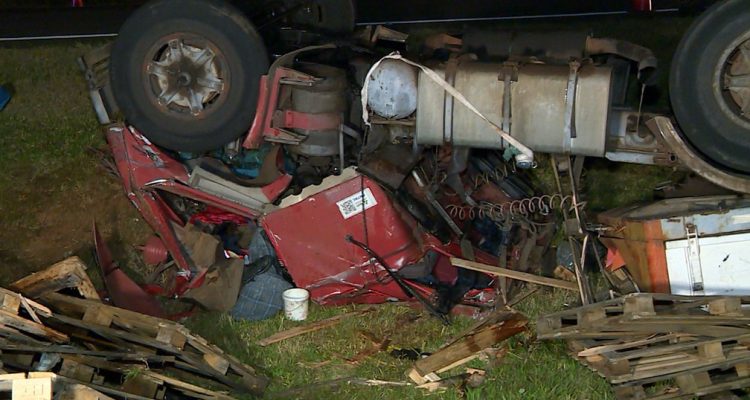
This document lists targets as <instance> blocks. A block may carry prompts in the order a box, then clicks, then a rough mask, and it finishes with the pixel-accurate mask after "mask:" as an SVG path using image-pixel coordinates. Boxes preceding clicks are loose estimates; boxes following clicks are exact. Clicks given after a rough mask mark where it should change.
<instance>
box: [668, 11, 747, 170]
mask: <svg viewBox="0 0 750 400" xmlns="http://www.w3.org/2000/svg"><path fill="white" fill-rule="evenodd" d="M670 97H671V101H672V107H673V109H674V113H675V116H676V117H677V122H678V123H679V125H680V128H681V130H682V132H683V134H684V135H685V137H686V139H687V140H688V141H689V142H690V143H691V144H692V145H693V146H694V147H695V148H696V149H698V150H699V151H700V152H701V153H703V155H705V156H706V158H708V159H709V160H710V161H712V162H713V163H715V164H718V165H719V166H721V167H724V168H727V169H730V170H733V171H737V172H742V173H750V156H749V155H750V5H748V1H747V0H727V1H722V2H719V3H718V4H716V5H715V6H713V7H711V8H710V9H709V10H708V11H706V12H705V13H704V14H703V15H702V16H701V17H700V18H698V20H697V21H695V23H694V24H693V26H692V27H691V28H690V30H689V31H688V33H687V35H685V37H684V38H683V39H682V42H681V43H680V45H679V47H678V48H677V52H676V54H675V57H674V59H673V61H672V74H671V77H670Z"/></svg>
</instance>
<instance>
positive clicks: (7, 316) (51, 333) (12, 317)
mask: <svg viewBox="0 0 750 400" xmlns="http://www.w3.org/2000/svg"><path fill="white" fill-rule="evenodd" d="M0 324H1V325H5V326H9V327H12V328H15V329H18V330H19V331H22V332H26V333H30V334H32V335H36V336H40V337H43V338H45V339H48V340H50V341H52V342H56V343H65V342H67V341H68V335H66V334H64V333H62V332H58V331H56V330H54V329H52V328H49V327H46V326H44V325H43V324H38V323H36V322H34V321H30V320H28V319H26V318H23V317H20V316H18V315H16V314H11V313H9V312H7V311H5V310H2V309H0Z"/></svg>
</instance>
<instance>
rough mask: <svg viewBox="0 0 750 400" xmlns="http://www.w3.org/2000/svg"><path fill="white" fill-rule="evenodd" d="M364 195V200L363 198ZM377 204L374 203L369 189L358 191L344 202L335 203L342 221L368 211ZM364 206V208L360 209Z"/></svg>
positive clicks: (373, 197)
mask: <svg viewBox="0 0 750 400" xmlns="http://www.w3.org/2000/svg"><path fill="white" fill-rule="evenodd" d="M362 195H364V200H363V196H362ZM377 204H378V202H377V201H375V196H373V195H372V191H370V188H366V189H365V190H364V191H359V192H357V193H355V194H353V195H351V196H349V197H347V198H345V199H344V200H341V201H339V202H337V203H336V205H337V206H339V211H340V212H341V216H342V217H344V219H349V218H351V217H353V216H355V215H357V214H359V213H361V212H362V211H364V210H367V209H370V208H372V207H373V206H376V205H377ZM363 205H364V207H362V206H363Z"/></svg>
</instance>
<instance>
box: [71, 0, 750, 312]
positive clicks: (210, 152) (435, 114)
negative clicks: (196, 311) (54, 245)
mask: <svg viewBox="0 0 750 400" xmlns="http://www.w3.org/2000/svg"><path fill="white" fill-rule="evenodd" d="M280 3H283V4H282V5H281V6H280V7H281V8H280V9H278V10H271V12H270V13H269V12H266V13H265V14H264V15H265V16H266V17H267V19H266V21H267V22H266V23H265V24H264V25H262V26H260V27H257V26H254V25H253V24H252V23H251V22H250V20H249V19H248V18H247V17H246V16H245V14H244V13H243V12H242V11H240V10H239V9H238V8H235V7H234V6H232V5H230V4H228V3H225V2H222V1H219V0H211V1H199V0H157V1H154V2H150V3H147V4H146V5H144V6H143V7H141V8H140V9H139V10H138V11H136V12H135V13H134V14H133V15H132V16H131V17H130V19H129V20H128V21H127V22H126V23H125V25H124V26H123V27H122V30H121V33H120V36H119V37H118V39H117V40H116V42H115V43H114V45H113V46H112V47H111V52H110V51H109V50H108V51H106V52H105V53H104V55H102V56H99V57H97V56H89V57H84V58H83V64H84V67H86V68H87V70H88V72H89V73H88V76H89V81H90V84H91V89H92V92H91V93H92V99H93V100H94V105H95V107H96V109H97V113H98V116H99V118H100V120H101V121H102V122H103V123H108V124H110V126H109V127H108V129H107V140H108V142H109V144H110V146H111V148H112V150H113V152H114V156H115V160H116V165H117V169H118V173H119V175H120V176H121V178H122V180H123V183H124V186H125V190H126V192H127V194H128V196H129V198H130V199H131V200H132V202H133V203H134V204H135V205H136V207H137V208H138V209H139V210H140V212H141V213H142V214H143V215H144V217H145V219H146V221H147V222H149V224H151V226H152V227H153V228H154V229H155V230H156V232H157V233H158V236H159V240H157V241H154V242H153V243H152V244H153V246H154V247H153V248H151V249H149V251H151V252H152V253H159V254H163V256H164V257H167V253H168V254H169V256H171V257H172V259H173V260H174V261H175V264H176V265H177V266H178V267H179V270H180V272H179V273H177V274H176V275H175V284H174V285H173V287H171V288H169V293H170V294H178V295H181V294H183V293H185V292H186V291H188V290H191V289H192V288H196V287H199V286H200V285H202V284H203V282H204V281H205V275H206V273H207V271H208V270H209V268H207V267H208V266H206V265H197V264H196V262H195V260H194V259H193V258H194V257H193V256H194V255H193V254H191V250H190V249H189V248H187V247H186V246H185V245H184V240H181V235H182V234H181V233H180V232H182V231H183V230H184V229H185V226H187V225H188V224H198V225H201V229H203V230H204V231H208V232H210V233H212V234H215V235H217V236H220V237H221V238H222V240H224V244H223V246H222V247H223V249H224V250H225V254H226V255H227V256H230V257H231V256H239V257H242V256H245V257H249V259H251V260H253V259H256V258H254V257H253V255H252V254H248V250H247V246H246V245H242V241H241V240H238V239H237V238H236V237H239V236H242V234H241V233H237V232H239V231H241V230H242V229H241V227H242V226H243V225H245V224H247V223H248V221H252V223H253V226H255V227H257V230H258V231H262V232H263V240H264V241H265V242H266V243H267V244H269V245H270V246H271V247H272V250H271V251H270V252H271V253H273V255H274V257H275V259H276V260H277V261H278V264H279V266H280V267H281V269H283V270H284V271H285V273H288V277H287V278H289V279H290V280H291V281H293V283H294V284H295V285H296V286H299V287H304V288H306V289H308V290H310V292H311V294H312V297H313V299H314V300H316V301H317V302H319V303H324V304H339V303H344V302H351V301H356V302H382V301H388V300H394V299H395V300H407V299H410V298H415V297H416V298H417V299H419V300H421V301H422V302H423V303H428V306H429V307H431V308H432V309H433V311H435V313H437V314H444V313H446V312H447V311H449V310H450V309H452V308H454V307H455V306H456V305H458V304H462V305H468V306H476V307H478V308H480V309H481V307H482V306H485V305H488V304H491V303H492V302H493V301H495V300H496V299H495V295H496V294H497V293H499V291H498V290H497V289H498V287H499V286H500V285H502V284H503V283H502V282H501V281H502V280H497V279H495V277H494V276H492V275H491V274H489V275H488V274H485V273H482V272H477V271H470V270H466V269H463V268H455V267H454V266H453V265H452V262H451V259H452V258H463V259H470V260H472V261H477V262H480V263H484V264H490V265H499V266H500V267H503V268H511V269H522V270H523V269H526V268H529V265H537V264H539V263H540V260H541V257H542V253H543V252H544V250H546V248H547V247H548V246H549V243H550V241H551V240H552V236H553V235H554V231H553V229H552V228H550V226H552V225H553V224H551V223H550V221H551V218H552V217H551V213H552V211H554V210H557V209H563V210H564V211H565V212H566V213H567V212H568V211H570V210H572V215H573V217H570V218H566V219H576V220H577V223H578V228H577V230H578V231H581V230H582V229H583V228H584V226H583V224H582V221H581V218H582V212H580V213H579V211H581V210H580V208H581V204H580V202H579V200H578V198H577V193H576V178H577V175H579V174H576V169H577V168H576V166H575V163H573V162H571V161H570V157H571V156H585V157H606V158H608V159H610V160H613V161H620V162H634V163H642V164H659V165H678V164H682V165H685V166H687V167H688V168H690V169H693V170H694V171H696V172H697V173H698V174H699V175H701V176H703V177H705V178H707V179H708V180H710V181H713V182H715V183H717V184H719V185H721V186H724V187H727V188H729V189H732V190H735V191H739V192H744V193H750V184H749V183H748V182H749V181H748V180H747V175H748V174H750V161H749V160H750V159H748V158H747V157H746V156H745V155H746V154H747V152H748V151H749V150H750V80H749V78H750V9H749V8H748V7H747V6H746V4H745V2H744V1H742V0H728V1H721V2H718V3H717V4H715V5H714V6H713V7H712V8H710V9H709V10H707V11H706V12H705V13H704V14H703V15H702V16H700V17H699V18H698V20H697V21H696V22H695V24H694V25H693V27H692V28H691V29H690V31H689V32H688V33H687V35H686V36H685V38H684V39H683V41H682V43H681V45H680V47H679V49H678V51H677V54H676V55H675V61H674V63H673V64H674V67H673V71H672V74H671V88H670V90H671V100H672V104H673V108H674V112H675V117H676V124H675V120H674V119H672V118H671V117H669V116H659V115H650V114H643V113H641V112H640V111H639V110H636V109H632V108H629V107H627V106H626V101H625V96H626V91H627V90H626V88H627V87H628V82H629V81H630V80H633V79H635V80H637V81H638V83H639V84H640V85H648V84H650V83H651V81H652V79H653V76H654V72H655V70H656V68H657V60H656V57H655V56H654V54H653V53H652V52H651V51H650V50H649V49H647V48H644V47H641V46H638V45H636V44H632V43H628V42H624V41H620V40H616V39H608V38H596V37H592V36H590V35H588V34H577V33H562V34H561V33H557V34H553V35H551V34H544V33H535V32H513V33H502V32H501V33H498V32H493V33H487V32H482V31H468V32H466V33H465V34H464V35H462V36H460V37H457V36H448V35H444V34H438V35H432V36H429V37H427V38H426V39H425V40H422V41H420V42H419V43H416V44H415V43H409V47H408V50H411V51H407V46H406V43H407V42H408V41H409V40H410V39H409V38H408V37H407V35H404V34H402V33H401V32H398V31H394V30H392V29H388V28H386V27H383V26H378V27H373V26H368V27H364V28H359V29H357V30H354V29H353V28H354V15H355V10H354V7H353V5H352V4H351V2H346V1H329V0H319V1H309V2H300V3H299V4H297V3H294V2H280ZM287 3H289V4H287ZM291 3H294V4H291ZM266 11H267V10H266ZM269 26H271V27H273V29H269V28H268V27H269ZM258 29H260V31H262V32H263V35H262V36H261V35H260V34H259V33H258V32H259V30H258ZM393 50H399V51H396V52H394V51H393ZM407 54H408V56H407ZM104 61H106V62H104ZM103 64H106V65H105V66H107V67H108V68H101V66H102V65H103ZM117 113H121V114H122V116H124V121H125V123H124V124H123V123H112V121H111V119H112V115H115V114H117ZM536 153H550V154H556V155H562V156H563V158H564V159H565V160H567V165H563V164H565V163H563V164H559V165H560V166H563V167H565V168H567V170H568V171H569V173H570V176H571V179H570V183H571V185H570V188H569V190H570V192H569V193H568V192H564V193H563V192H562V191H563V189H562V187H563V186H564V185H560V190H561V193H559V194H557V195H555V196H549V195H541V193H538V192H537V190H536V189H535V187H534V185H533V184H532V183H531V182H530V180H529V179H528V177H527V174H526V171H525V170H527V169H529V168H533V167H534V166H535V165H536V160H535V154H536ZM233 235H234V236H236V237H235V238H233V237H234V236H233ZM584 246H585V244H584ZM229 250H234V251H233V252H229ZM249 252H250V253H252V249H251V250H250V251H249ZM579 252H580V249H579ZM230 254H231V255H230ZM256 260H257V259H256ZM393 272H396V274H397V276H394V274H393ZM576 272H579V273H580V272H581V271H580V266H578V267H577V271H576ZM579 280H580V279H579ZM579 285H580V283H579ZM579 289H580V290H581V291H582V292H585V291H586V290H585V288H584V287H579ZM589 295H590V294H589ZM431 296H433V297H432V298H431ZM435 299H437V300H435Z"/></svg>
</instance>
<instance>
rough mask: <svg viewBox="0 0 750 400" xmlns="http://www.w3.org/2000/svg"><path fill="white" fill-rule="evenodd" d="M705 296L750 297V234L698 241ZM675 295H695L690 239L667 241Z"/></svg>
mask: <svg viewBox="0 0 750 400" xmlns="http://www.w3.org/2000/svg"><path fill="white" fill-rule="evenodd" d="M698 243H699V245H700V254H701V256H700V259H701V268H702V270H703V285H704V292H703V293H702V294H706V295H720V294H728V295H750V233H741V234H735V235H725V236H717V237H709V238H700V239H698ZM666 256H667V271H668V272H669V285H670V287H671V292H672V293H673V294H684V295H693V294H698V293H693V290H692V279H691V277H690V267H689V265H688V245H687V240H673V241H670V242H666Z"/></svg>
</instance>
